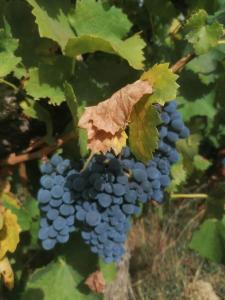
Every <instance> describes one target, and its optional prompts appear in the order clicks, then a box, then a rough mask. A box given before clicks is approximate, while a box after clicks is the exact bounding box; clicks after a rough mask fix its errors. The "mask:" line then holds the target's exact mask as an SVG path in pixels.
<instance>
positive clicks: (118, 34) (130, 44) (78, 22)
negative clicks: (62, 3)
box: [65, 0, 146, 69]
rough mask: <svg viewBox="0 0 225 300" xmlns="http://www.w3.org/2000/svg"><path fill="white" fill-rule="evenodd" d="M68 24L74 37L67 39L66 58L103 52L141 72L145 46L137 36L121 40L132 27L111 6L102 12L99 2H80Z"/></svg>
mask: <svg viewBox="0 0 225 300" xmlns="http://www.w3.org/2000/svg"><path fill="white" fill-rule="evenodd" d="M83 20H85V22H84V21H83ZM70 24H71V26H72V27H73V28H74V30H75V31H76V33H77V35H78V36H77V37H73V38H71V39H69V41H68V43H67V45H66V49H65V53H66V55H68V56H70V57H75V56H77V55H79V54H84V53H93V52H95V51H103V52H107V53H110V54H117V55H119V56H121V57H122V58H124V59H125V60H127V61H128V63H129V64H130V66H132V67H133V68H134V69H143V66H144V65H143V60H144V54H143V51H142V50H143V48H144V47H145V46H146V44H145V42H144V41H143V40H142V39H141V37H140V35H139V34H135V35H133V36H131V37H129V38H127V39H125V40H122V39H123V37H125V35H126V34H127V33H128V32H129V30H130V28H131V25H132V24H131V22H130V21H129V20H128V18H127V16H126V15H125V14H124V13H123V12H122V10H121V9H119V8H116V7H115V6H112V7H111V8H108V9H106V8H105V7H104V6H103V4H102V3H101V1H94V0H81V1H78V2H77V6H76V10H75V13H74V12H73V13H72V14H71V15H70ZM130 49H132V51H130Z"/></svg>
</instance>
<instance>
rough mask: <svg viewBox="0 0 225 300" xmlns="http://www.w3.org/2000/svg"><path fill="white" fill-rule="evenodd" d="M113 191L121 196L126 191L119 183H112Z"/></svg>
mask: <svg viewBox="0 0 225 300" xmlns="http://www.w3.org/2000/svg"><path fill="white" fill-rule="evenodd" d="M113 193H114V194H115V195H116V196H123V195H124V194H125V193H126V190H125V187H124V186H123V185H122V184H120V183H115V184H113Z"/></svg>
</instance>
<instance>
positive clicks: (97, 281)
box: [85, 271, 106, 294]
mask: <svg viewBox="0 0 225 300" xmlns="http://www.w3.org/2000/svg"><path fill="white" fill-rule="evenodd" d="M85 284H86V285H87V286H88V287H89V288H90V290H91V291H92V292H95V293H98V294H100V293H104V290H105V286H106V283H105V279H104V277H103V274H102V272H100V271H96V272H94V273H92V274H91V275H90V276H88V278H87V279H86V281H85Z"/></svg>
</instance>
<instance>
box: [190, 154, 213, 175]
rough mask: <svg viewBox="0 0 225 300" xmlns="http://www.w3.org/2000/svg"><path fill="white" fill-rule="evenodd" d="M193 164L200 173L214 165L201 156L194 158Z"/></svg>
mask: <svg viewBox="0 0 225 300" xmlns="http://www.w3.org/2000/svg"><path fill="white" fill-rule="evenodd" d="M193 163H194V167H195V168H196V169H197V170H199V171H205V170H207V169H208V168H209V167H210V166H211V165H212V163H211V162H210V161H209V160H208V159H206V158H204V157H203V156H201V155H199V154H197V155H195V156H194V161H193Z"/></svg>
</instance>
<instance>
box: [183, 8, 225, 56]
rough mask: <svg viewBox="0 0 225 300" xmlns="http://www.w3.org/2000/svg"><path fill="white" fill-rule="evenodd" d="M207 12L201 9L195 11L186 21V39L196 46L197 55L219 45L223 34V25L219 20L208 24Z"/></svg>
mask: <svg viewBox="0 0 225 300" xmlns="http://www.w3.org/2000/svg"><path fill="white" fill-rule="evenodd" d="M207 18H208V15H207V12H206V11H205V10H203V9H200V10H199V11H197V12H196V13H194V14H193V15H192V16H191V17H190V18H189V20H188V21H187V23H186V26H185V30H186V32H187V33H186V39H187V40H188V42H189V43H191V44H192V45H193V47H194V50H195V52H196V54H197V55H200V54H203V53H206V52H207V51H208V50H210V49H211V48H213V47H215V46H217V44H218V40H219V39H220V37H221V36H222V35H223V26H222V24H219V23H218V22H216V21H215V22H213V23H212V24H210V25H207Z"/></svg>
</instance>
